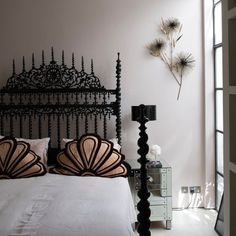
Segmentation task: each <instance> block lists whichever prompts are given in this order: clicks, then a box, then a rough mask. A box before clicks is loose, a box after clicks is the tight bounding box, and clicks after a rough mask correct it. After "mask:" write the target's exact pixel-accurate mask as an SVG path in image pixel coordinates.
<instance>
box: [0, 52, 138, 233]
mask: <svg viewBox="0 0 236 236" xmlns="http://www.w3.org/2000/svg"><path fill="white" fill-rule="evenodd" d="M71 61H72V62H71V66H70V67H67V66H66V64H65V60H64V51H63V52H62V55H61V63H60V64H59V63H58V62H57V61H56V60H55V59H54V51H53V49H51V59H50V61H49V62H48V63H47V62H46V60H45V57H44V51H43V52H42V57H41V64H40V66H38V67H37V66H36V65H35V58H34V54H33V55H32V66H31V69H30V70H26V65H25V59H24V57H23V61H22V72H21V73H19V74H17V73H16V69H15V62H14V61H13V71H12V76H11V77H10V78H9V79H8V80H7V83H6V86H5V87H3V88H2V89H1V90H0V134H1V135H2V137H0V153H1V157H0V178H2V179H0V189H1V191H0V235H1V236H5V235H6V236H13V235H25V236H26V235H38V236H42V235H44V236H49V235H50V236H53V235H57V236H60V235H61V236H65V235H67V236H73V235H81V236H87V235H97V236H99V235H101V236H106V235H107V236H110V235H113V236H116V235H117V236H118V235H119V236H120V235H122V236H126V235H127V236H128V235H129V236H132V235H134V222H135V220H136V216H135V211H134V206H133V202H132V197H131V192H130V188H129V184H128V180H127V178H124V177H127V176H128V175H129V166H128V165H127V163H126V162H125V161H124V155H123V154H121V152H120V151H119V150H118V149H119V148H120V146H119V145H121V107H120V104H121V89H120V78H121V76H120V74H121V62H120V58H119V54H118V58H117V61H116V88H115V89H106V88H105V87H104V86H102V84H101V82H100V79H99V78H98V77H97V76H96V75H95V73H94V66H93V60H91V64H90V67H91V71H90V73H87V72H85V64H84V59H83V57H82V59H81V70H80V71H78V70H77V69H76V68H75V57H74V54H72V59H71ZM109 139H110V140H109ZM63 142H64V144H63ZM63 145H64V146H63ZM6 147H7V148H6ZM6 149H7V151H5V150H6ZM2 153H4V155H3V154H2ZM88 153H89V154H88ZM2 156H4V158H3V157H2ZM75 157H76V158H77V159H76V158H75ZM98 157H99V158H98ZM23 161H25V162H24V163H23V164H22V162H23ZM19 163H20V164H19ZM6 170H7V171H8V172H7V171H6ZM9 170H10V171H9ZM91 175H94V176H91ZM10 178H11V179H10ZM118 203H119V204H118Z"/></svg>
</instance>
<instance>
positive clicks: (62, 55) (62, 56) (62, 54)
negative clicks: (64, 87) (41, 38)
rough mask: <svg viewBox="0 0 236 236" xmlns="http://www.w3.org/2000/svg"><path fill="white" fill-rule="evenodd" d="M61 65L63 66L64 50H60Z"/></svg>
mask: <svg viewBox="0 0 236 236" xmlns="http://www.w3.org/2000/svg"><path fill="white" fill-rule="evenodd" d="M61 63H62V65H63V66H64V65H65V57H64V50H62V53H61Z"/></svg>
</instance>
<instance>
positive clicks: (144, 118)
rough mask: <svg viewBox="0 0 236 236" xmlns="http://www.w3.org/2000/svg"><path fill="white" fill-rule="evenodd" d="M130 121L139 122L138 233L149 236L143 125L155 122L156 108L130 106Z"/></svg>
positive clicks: (149, 211) (148, 195)
mask: <svg viewBox="0 0 236 236" xmlns="http://www.w3.org/2000/svg"><path fill="white" fill-rule="evenodd" d="M132 120H134V121H137V122H139V124H140V126H139V130H140V132H139V136H140V137H139V139H138V146H139V149H138V154H139V155H140V158H139V159H138V162H139V163H140V165H141V167H140V184H141V185H140V190H139V191H138V196H139V198H140V201H139V203H138V205H137V209H138V211H139V213H138V217H137V218H138V223H139V224H138V233H139V235H140V236H150V235H151V232H150V219H149V218H150V215H151V210H150V203H149V201H148V198H149V197H150V192H149V191H148V188H147V179H148V177H147V168H146V164H147V162H148V160H147V158H146V155H147V153H148V150H149V147H148V144H147V141H148V135H147V134H146V131H145V130H146V129H147V128H146V126H145V124H146V123H147V122H148V121H151V120H156V106H154V105H149V106H145V105H143V104H141V105H139V106H132Z"/></svg>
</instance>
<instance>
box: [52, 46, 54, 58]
mask: <svg viewBox="0 0 236 236" xmlns="http://www.w3.org/2000/svg"><path fill="white" fill-rule="evenodd" d="M51 58H52V61H54V51H53V47H51Z"/></svg>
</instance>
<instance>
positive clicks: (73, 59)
mask: <svg viewBox="0 0 236 236" xmlns="http://www.w3.org/2000/svg"><path fill="white" fill-rule="evenodd" d="M72 67H73V68H74V67H75V54H74V53H72Z"/></svg>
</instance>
